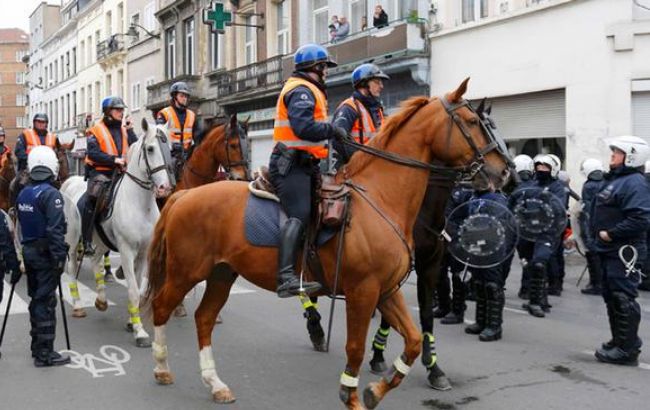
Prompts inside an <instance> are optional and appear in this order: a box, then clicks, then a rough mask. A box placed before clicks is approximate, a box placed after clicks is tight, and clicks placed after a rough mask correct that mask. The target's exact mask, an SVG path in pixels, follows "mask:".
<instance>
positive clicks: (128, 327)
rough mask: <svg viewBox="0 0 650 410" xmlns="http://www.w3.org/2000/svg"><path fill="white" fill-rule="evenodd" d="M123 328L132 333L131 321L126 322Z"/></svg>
mask: <svg viewBox="0 0 650 410" xmlns="http://www.w3.org/2000/svg"><path fill="white" fill-rule="evenodd" d="M124 330H126V332H127V333H133V323H127V324H126V325H125V326H124Z"/></svg>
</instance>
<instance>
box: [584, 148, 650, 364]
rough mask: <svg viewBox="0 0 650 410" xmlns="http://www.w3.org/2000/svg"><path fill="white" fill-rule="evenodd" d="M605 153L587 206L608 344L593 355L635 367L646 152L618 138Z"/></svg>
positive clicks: (649, 208) (649, 214) (647, 203)
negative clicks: (600, 278) (600, 272)
mask: <svg viewBox="0 0 650 410" xmlns="http://www.w3.org/2000/svg"><path fill="white" fill-rule="evenodd" d="M609 148H610V149H611V151H612V153H611V157H610V163H609V168H610V171H609V172H608V173H607V174H606V175H605V179H604V181H603V184H602V185H601V187H600V190H599V191H598V193H597V194H596V197H595V198H594V200H593V202H592V214H591V215H592V218H591V232H593V235H594V238H595V240H594V247H595V250H596V252H597V253H598V257H599V259H600V265H601V267H602V269H603V299H604V300H605V304H606V306H607V316H608V317H609V324H610V329H611V332H612V340H610V341H609V342H607V343H604V344H603V346H602V347H601V348H600V349H598V350H597V351H596V358H597V359H598V360H599V361H601V362H605V363H613V364H623V365H637V364H638V357H639V353H640V349H641V345H642V341H641V339H640V338H639V336H638V329H639V323H640V321H641V308H640V307H639V304H638V303H637V301H636V298H637V296H638V293H637V286H638V284H639V282H640V279H641V277H640V275H641V270H642V267H643V266H642V264H643V262H644V261H645V259H646V255H647V248H646V232H647V231H648V229H650V186H649V185H648V184H647V183H646V181H645V178H644V177H643V167H644V164H645V161H646V160H648V157H650V147H649V146H648V143H647V142H646V141H645V140H643V139H641V138H639V137H635V136H622V137H617V138H614V139H612V140H611V141H610V142H609ZM626 263H627V264H629V265H628V266H626Z"/></svg>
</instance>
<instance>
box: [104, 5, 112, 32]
mask: <svg viewBox="0 0 650 410" xmlns="http://www.w3.org/2000/svg"><path fill="white" fill-rule="evenodd" d="M104 28H105V29H106V37H110V36H111V34H113V14H112V13H111V12H110V11H109V12H106V20H105V27H104Z"/></svg>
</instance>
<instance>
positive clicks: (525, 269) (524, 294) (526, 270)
mask: <svg viewBox="0 0 650 410" xmlns="http://www.w3.org/2000/svg"><path fill="white" fill-rule="evenodd" d="M521 265H522V267H521V286H520V287H519V292H517V296H518V297H519V299H523V300H528V299H529V298H530V275H531V271H532V266H531V265H530V264H529V263H528V262H527V261H526V260H525V259H522V261H521Z"/></svg>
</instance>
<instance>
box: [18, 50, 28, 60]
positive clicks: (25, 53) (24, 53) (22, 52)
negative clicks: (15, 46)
mask: <svg viewBox="0 0 650 410" xmlns="http://www.w3.org/2000/svg"><path fill="white" fill-rule="evenodd" d="M26 55H27V51H25V50H20V51H16V61H17V62H19V63H21V62H22V61H23V57H25V56H26Z"/></svg>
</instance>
